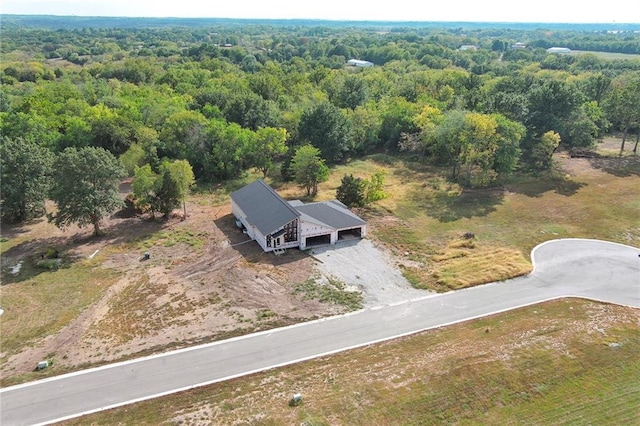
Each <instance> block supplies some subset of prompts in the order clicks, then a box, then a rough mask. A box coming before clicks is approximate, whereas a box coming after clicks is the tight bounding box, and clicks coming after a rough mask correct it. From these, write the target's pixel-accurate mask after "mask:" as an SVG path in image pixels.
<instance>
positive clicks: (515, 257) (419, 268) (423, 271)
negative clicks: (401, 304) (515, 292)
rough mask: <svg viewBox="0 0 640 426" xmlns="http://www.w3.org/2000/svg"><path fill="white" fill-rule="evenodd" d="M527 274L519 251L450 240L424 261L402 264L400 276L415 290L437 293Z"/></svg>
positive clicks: (525, 260) (472, 241)
mask: <svg viewBox="0 0 640 426" xmlns="http://www.w3.org/2000/svg"><path fill="white" fill-rule="evenodd" d="M529 272H531V264H530V263H529V262H528V261H527V259H525V258H524V256H523V255H522V253H521V252H520V251H519V250H516V249H509V248H505V247H494V246H491V245H489V244H486V243H482V242H478V241H476V240H474V239H456V240H453V241H451V242H450V243H449V244H447V245H446V246H445V247H443V248H442V249H440V250H438V251H437V252H436V253H435V254H434V255H432V256H429V257H428V258H425V259H424V261H423V262H418V263H417V264H410V265H403V273H404V275H405V277H406V278H407V279H408V280H409V281H410V282H411V283H412V285H413V286H414V287H416V288H423V289H428V290H435V291H440V292H442V291H451V290H458V289H461V288H466V287H470V286H474V285H478V284H485V283H490V282H495V281H502V280H506V279H509V278H513V277H517V276H520V275H524V274H527V273H529Z"/></svg>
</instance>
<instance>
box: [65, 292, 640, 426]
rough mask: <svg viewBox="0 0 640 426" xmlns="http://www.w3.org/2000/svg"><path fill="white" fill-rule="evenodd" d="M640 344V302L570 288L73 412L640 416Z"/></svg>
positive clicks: (318, 419) (93, 420)
mask: <svg viewBox="0 0 640 426" xmlns="http://www.w3.org/2000/svg"><path fill="white" fill-rule="evenodd" d="M639 350H640V334H638V313H637V310H633V309H631V308H623V307H615V306H610V305H602V304H598V303H593V302H587V301H579V300H560V301H556V302H550V303H546V304H543V305H538V306H535V307H529V308H524V309H519V310H515V311H511V312H508V313H503V314H499V315H495V316H492V317H488V318H485V319H482V320H476V321H472V322H468V323H462V324H458V325H454V326H449V327H446V328H441V329H436V330H432V331H428V332H424V333H421V334H418V335H416V336H413V337H407V338H402V339H397V340H394V341H390V342H387V343H383V344H378V345H375V346H371V347H365V348H361V349H356V350H352V351H349V352H345V353H341V354H337V355H332V356H328V357H324V358H320V359H317V360H312V361H308V362H304V363H300V364H296V365H293V366H289V367H285V368H279V369H276V370H272V371H266V372H263V373H259V374H254V375H251V376H247V377H244V378H239V379H234V380H231V381H228V382H223V383H219V384H215V385H210V386H206V387H202V388H197V389H194V390H191V391H187V392H182V393H180V394H177V395H173V396H169V397H163V398H159V399H154V400H150V401H146V402H141V403H137V404H135V405H131V406H126V407H122V408H118V409H114V410H110V411H107V412H103V413H98V414H94V415H90V416H87V417H86V418H80V419H75V420H71V421H67V422H65V423H64V424H68V425H103V424H104V425H107V424H120V425H142V424H149V425H151V424H181V425H196V424H220V425H222V424H225V425H229V424H253V425H293V424H297V425H418V424H420V425H431V424H461V425H471V424H485V425H510V424H513V425H515V424H536V425H550V424H553V425H557V424H638V422H639V421H640V412H639V411H638V409H637V407H638V404H640V386H639V384H638V377H640V363H638V359H637V354H638V351H639ZM294 393H301V394H302V396H303V404H302V405H300V406H297V407H289V406H288V401H289V399H290V398H291V396H292V395H293V394H294Z"/></svg>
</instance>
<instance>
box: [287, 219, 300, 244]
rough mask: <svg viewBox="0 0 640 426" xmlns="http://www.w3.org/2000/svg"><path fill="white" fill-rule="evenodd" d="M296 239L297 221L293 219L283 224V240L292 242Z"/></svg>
mask: <svg viewBox="0 0 640 426" xmlns="http://www.w3.org/2000/svg"><path fill="white" fill-rule="evenodd" d="M295 241H298V221H297V220H294V221H293V222H289V223H287V224H286V225H285V226H284V242H285V243H292V242H295Z"/></svg>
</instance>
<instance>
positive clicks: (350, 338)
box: [0, 239, 640, 426]
mask: <svg viewBox="0 0 640 426" xmlns="http://www.w3.org/2000/svg"><path fill="white" fill-rule="evenodd" d="M639 255H640V249H638V248H634V247H629V246H623V245H619V244H613V243H607V242H602V241H594V240H577V239H570V240H556V241H551V242H547V243H544V244H542V245H540V246H538V247H536V248H535V249H534V250H533V252H532V259H533V262H534V271H533V272H532V273H531V274H530V275H528V276H526V277H521V278H517V279H514V280H509V281H504V282H499V283H493V284H487V285H483V286H478V287H473V288H469V289H465V290H460V291H456V292H450V293H445V294H439V295H432V296H427V297H425V298H420V299H415V300H411V301H407V302H403V303H397V304H393V305H386V306H380V307H376V308H370V309H366V310H363V311H359V312H355V313H352V314H348V315H343V316H340V317H332V318H327V319H324V320H319V321H313V322H309V323H303V324H298V325H295V326H291V327H285V328H281V329H276V330H270V331H266V332H261V333H256V334H252V335H248V336H242V337H238V338H234V339H230V340H225V341H221V342H216V343H212V344H208V345H203V346H198V347H194V348H189V349H184V350H180V351H174V352H169V353H166V354H162V355H157V356H152V357H147V358H142V359H138V360H134V361H130V362H124V363H118V364H112V365H108V366H104V367H100V368H95V369H91V370H85V371H81V372H78V373H72V374H68V375H63V376H58V377H53V378H50V379H45V380H41V381H36V382H31V383H26V384H23V385H18V386H13V387H9V388H5V389H2V390H0V409H1V413H0V422H1V423H2V425H4V426H8V425H34V424H47V423H51V422H55V421H60V420H62V419H66V418H73V417H77V416H79V415H81V414H86V413H90V412H95V411H100V410H103V409H107V408H112V407H117V406H120V405H125V404H129V403H132V402H136V401H141V400H145V399H150V398H154V397H158V396H161V395H166V394H170V393H173V392H177V391H180V390H185V389H190V388H193V387H197V386H203V385H206V384H210V383H215V382H220V381H224V380H228V379H230V378H233V377H238V376H242V375H246V374H251V373H254V372H257V371H263V370H267V369H270V368H275V367H278V366H283V365H287V364H292V363H295V362H299V361H302V360H306V359H311V358H315V357H318V356H323V355H327V354H330V353H335V352H339V351H343V350H346V349H350V348H355V347H359V346H364V345H368V344H372V343H376V342H380V341H384V340H388V339H393V338H396V337H400V336H404V335H409V334H413V333H417V332H419V331H423V330H427V329H431V328H436V327H441V326H443V325H448V324H453V323H457V322H461V321H467V320H470V319H474V318H478V317H482V316H486V315H490V314H494V313H497V312H503V311H507V310H511V309H515V308H518V307H522V306H527V305H532V304H536V303H540V302H544V301H547V300H552V299H556V298H561V297H583V298H588V299H594V300H598V301H603V302H609V303H615V304H621V305H626V306H632V307H637V308H640V257H639Z"/></svg>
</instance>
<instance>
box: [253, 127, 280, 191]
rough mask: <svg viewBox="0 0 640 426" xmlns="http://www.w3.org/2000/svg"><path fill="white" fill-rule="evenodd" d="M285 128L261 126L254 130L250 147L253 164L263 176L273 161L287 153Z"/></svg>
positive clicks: (265, 175)
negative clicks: (253, 137)
mask: <svg viewBox="0 0 640 426" xmlns="http://www.w3.org/2000/svg"><path fill="white" fill-rule="evenodd" d="M286 141H287V130H286V129H282V128H279V129H276V128H273V127H262V128H260V129H258V131H257V132H256V136H255V139H254V140H253V146H252V147H251V148H250V150H251V157H252V160H253V161H252V162H253V166H254V167H255V168H257V169H258V170H260V171H261V172H262V176H263V177H265V178H266V177H267V174H268V173H269V171H270V170H271V168H272V167H273V161H274V160H275V159H276V158H278V157H279V156H281V155H284V154H286V153H287V145H286Z"/></svg>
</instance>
